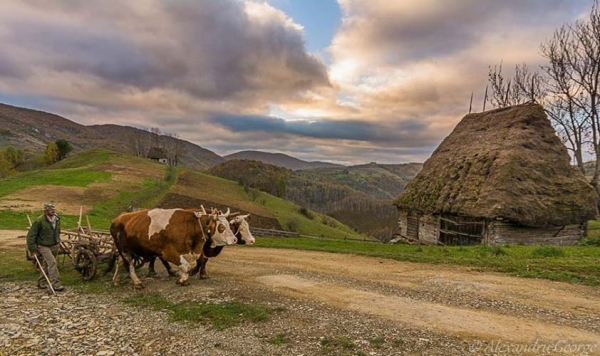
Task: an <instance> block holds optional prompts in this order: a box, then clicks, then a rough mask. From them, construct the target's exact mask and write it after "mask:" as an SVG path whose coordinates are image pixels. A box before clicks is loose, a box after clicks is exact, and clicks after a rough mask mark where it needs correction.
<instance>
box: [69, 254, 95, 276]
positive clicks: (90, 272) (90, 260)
mask: <svg viewBox="0 0 600 356" xmlns="http://www.w3.org/2000/svg"><path fill="white" fill-rule="evenodd" d="M73 265H74V267H75V270H77V272H79V274H81V277H83V279H84V280H86V281H89V280H90V279H92V278H94V276H95V275H96V265H97V262H96V256H94V254H93V253H92V251H90V250H88V249H78V250H77V252H75V258H74V259H73Z"/></svg>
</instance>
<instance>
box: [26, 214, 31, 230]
mask: <svg viewBox="0 0 600 356" xmlns="http://www.w3.org/2000/svg"><path fill="white" fill-rule="evenodd" d="M27 221H29V227H30V228H31V218H30V217H29V214H27Z"/></svg>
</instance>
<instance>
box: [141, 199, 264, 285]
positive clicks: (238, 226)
mask: <svg viewBox="0 0 600 356" xmlns="http://www.w3.org/2000/svg"><path fill="white" fill-rule="evenodd" d="M202 210H203V211H204V213H205V214H206V211H205V210H204V207H202ZM248 219H250V214H246V215H237V216H235V217H234V218H232V219H230V220H229V225H230V227H231V229H232V230H233V232H234V234H235V237H236V238H237V244H238V245H252V244H254V242H255V241H256V240H255V239H254V236H252V233H251V232H250V225H249V224H248V221H247V220H248ZM223 247H224V246H214V245H213V243H212V240H211V238H209V240H208V241H207V242H206V243H205V244H204V247H203V249H202V255H200V257H199V258H198V260H196V266H195V267H193V268H192V269H191V270H190V271H189V274H190V276H193V275H195V274H197V273H198V272H200V274H199V275H198V278H200V279H206V278H208V275H207V274H206V263H207V262H208V259H209V258H210V257H217V256H218V255H219V254H220V253H221V251H222V250H223ZM155 260H156V259H155V258H151V259H150V263H149V266H148V275H149V276H151V275H155V274H156V270H155V269H154V262H155ZM161 262H162V263H163V265H164V266H165V269H166V270H167V273H169V276H174V275H175V273H173V271H172V270H171V266H169V264H168V263H167V262H165V261H164V260H162V259H161Z"/></svg>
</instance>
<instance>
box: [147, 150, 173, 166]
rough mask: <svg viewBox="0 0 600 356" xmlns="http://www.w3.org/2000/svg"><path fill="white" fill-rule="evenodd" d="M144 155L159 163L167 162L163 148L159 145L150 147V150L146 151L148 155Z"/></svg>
mask: <svg viewBox="0 0 600 356" xmlns="http://www.w3.org/2000/svg"><path fill="white" fill-rule="evenodd" d="M146 157H148V159H150V160H153V161H156V162H159V163H164V164H167V163H169V160H168V159H167V154H166V152H165V150H164V149H162V148H160V147H152V148H151V149H150V151H148V155H147V156H146Z"/></svg>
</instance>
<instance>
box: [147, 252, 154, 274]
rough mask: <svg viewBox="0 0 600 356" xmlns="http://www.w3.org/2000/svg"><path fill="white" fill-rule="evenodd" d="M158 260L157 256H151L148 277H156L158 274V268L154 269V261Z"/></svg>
mask: <svg viewBox="0 0 600 356" xmlns="http://www.w3.org/2000/svg"><path fill="white" fill-rule="evenodd" d="M155 261H156V257H155V256H152V257H150V261H148V274H147V276H148V277H154V276H156V270H155V269H154V262H155Z"/></svg>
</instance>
